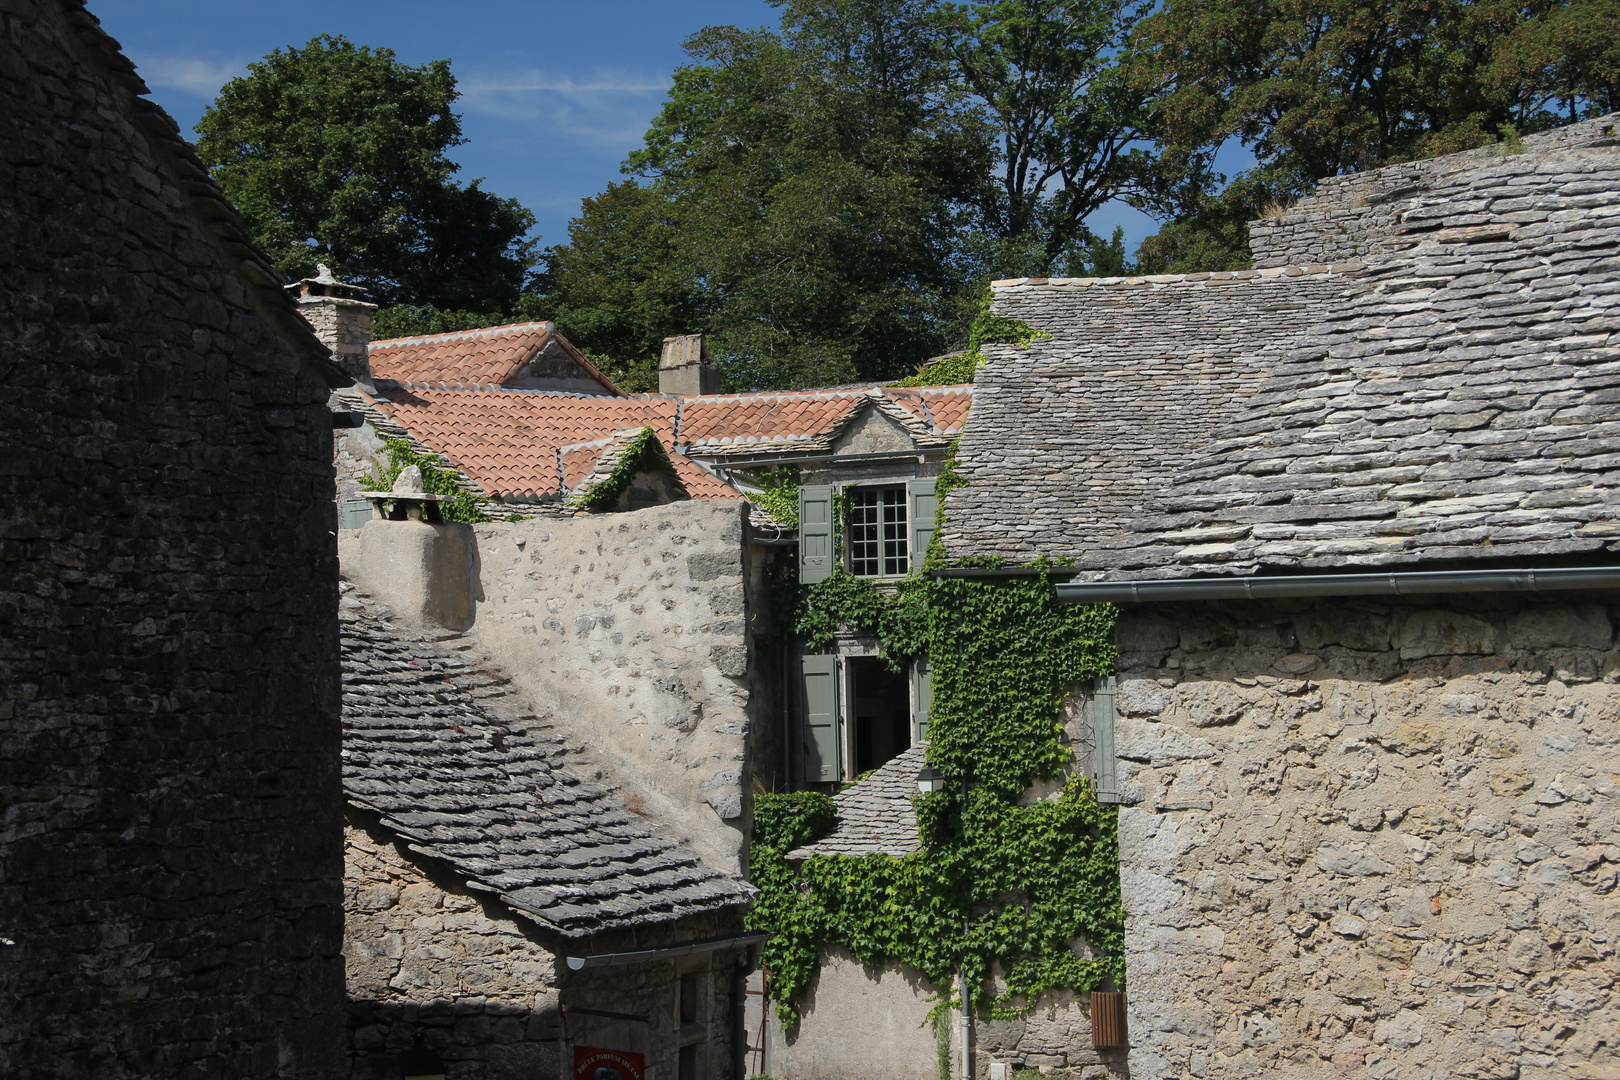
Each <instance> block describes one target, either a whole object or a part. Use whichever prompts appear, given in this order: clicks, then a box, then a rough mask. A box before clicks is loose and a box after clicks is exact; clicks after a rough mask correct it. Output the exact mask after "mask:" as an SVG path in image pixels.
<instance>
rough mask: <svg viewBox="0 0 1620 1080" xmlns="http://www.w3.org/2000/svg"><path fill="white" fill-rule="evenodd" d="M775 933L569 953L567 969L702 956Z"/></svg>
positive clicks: (761, 941) (760, 942)
mask: <svg viewBox="0 0 1620 1080" xmlns="http://www.w3.org/2000/svg"><path fill="white" fill-rule="evenodd" d="M772 936H773V935H771V934H770V933H768V932H766V931H760V932H758V933H753V934H738V935H737V936H735V937H723V938H707V939H705V940H703V941H689V942H687V943H686V944H685V945H666V946H664V947H663V948H660V949H636V950H635V951H633V952H609V953H592V954H591V955H590V956H570V957H568V970H569V971H583V970H585V969H586V968H588V967H592V968H600V967H627V966H628V965H630V964H646V963H651V962H652V961H655V960H671V959H674V958H675V957H677V956H701V955H703V954H705V953H712V952H719V951H720V950H721V949H742V948H747V947H749V946H753V945H763V944H764V943H765V942H766V941H769V940H770V939H771V937H772Z"/></svg>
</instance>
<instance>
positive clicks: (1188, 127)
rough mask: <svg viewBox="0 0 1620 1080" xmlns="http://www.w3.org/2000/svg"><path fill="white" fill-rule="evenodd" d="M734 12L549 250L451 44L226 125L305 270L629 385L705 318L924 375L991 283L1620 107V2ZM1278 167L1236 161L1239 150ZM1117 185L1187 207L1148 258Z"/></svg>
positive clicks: (1063, 270) (365, 64)
mask: <svg viewBox="0 0 1620 1080" xmlns="http://www.w3.org/2000/svg"><path fill="white" fill-rule="evenodd" d="M773 3H774V4H775V6H777V7H778V8H780V9H781V13H782V15H781V22H780V25H779V26H778V27H776V28H775V29H747V28H739V27H733V26H712V27H708V28H706V29H704V30H702V31H700V32H699V33H697V34H694V35H693V36H692V37H691V38H689V39H688V40H687V41H686V42H685V49H686V52H687V55H688V57H689V58H690V62H689V63H687V64H686V65H684V66H682V67H680V68H679V69H677V70H676V72H675V74H674V79H673V85H672V86H671V89H670V91H669V94H668V97H667V98H666V100H665V102H664V105H663V107H662V109H661V111H660V112H659V114H658V116H657V117H656V118H655V119H654V120H653V122H652V125H651V127H650V128H649V130H648V131H647V133H646V136H645V138H644V140H643V142H642V145H641V146H640V147H639V148H637V149H636V150H635V151H633V152H632V153H631V154H630V155H629V157H628V158H627V159H626V160H625V162H624V165H623V172H624V173H625V174H626V178H625V179H624V180H622V181H620V182H618V183H614V184H610V185H609V186H608V187H607V189H606V190H604V191H602V192H600V193H599V194H597V195H595V196H592V197H590V198H587V199H585V200H584V201H583V203H582V205H581V209H580V214H579V216H578V217H577V218H576V219H574V221H573V222H571V224H570V226H569V236H568V241H567V243H564V244H559V245H556V246H553V247H550V248H548V249H546V251H545V252H544V266H543V269H542V270H541V271H540V272H539V273H538V274H533V275H531V274H530V270H531V267H533V266H534V264H535V262H536V260H535V255H534V253H533V252H532V250H531V245H530V242H529V241H528V240H527V239H526V236H527V233H528V231H529V229H530V228H531V226H532V224H533V218H532V216H531V215H530V214H529V213H528V211H526V210H524V209H523V208H522V207H521V206H519V205H518V204H517V203H516V202H514V201H512V200H509V199H501V198H499V197H497V196H495V195H492V194H490V193H488V192H485V191H483V190H482V188H481V187H480V186H479V183H478V182H477V181H474V182H473V183H471V184H468V185H465V186H462V185H459V184H457V183H456V182H455V180H454V178H453V174H454V173H455V171H456V166H455V164H454V163H453V162H451V161H450V160H449V158H448V157H447V156H446V153H447V151H448V150H450V149H451V148H453V147H454V146H456V145H458V144H459V143H460V142H461V133H460V124H459V120H458V118H457V116H456V114H455V112H454V111H453V110H452V105H453V103H454V101H455V99H456V89H455V79H454V78H453V77H452V76H451V74H450V70H449V63H448V61H438V62H436V63H431V64H427V65H423V66H421V67H410V66H407V65H404V64H401V63H399V62H398V61H397V60H396V59H395V58H394V56H393V54H392V53H391V52H389V51H388V50H386V49H368V48H363V47H357V46H355V45H353V44H352V43H350V42H348V41H346V40H345V39H343V38H330V37H321V38H316V39H315V40H313V41H311V42H310V43H309V44H308V45H306V46H305V47H304V48H302V49H287V50H278V51H277V52H275V53H272V54H271V55H270V56H268V57H266V58H265V59H264V60H263V61H262V62H260V63H257V64H253V65H251V67H250V73H249V75H248V76H247V77H245V78H242V79H236V80H233V81H232V82H231V83H229V84H227V86H226V87H225V88H224V90H222V91H221V94H220V97H219V99H218V101H216V103H215V105H214V107H213V108H211V109H210V110H209V111H208V113H207V115H205V117H204V118H203V121H202V122H201V123H200V124H199V125H198V130H199V132H200V133H201V134H202V141H201V143H200V145H199V150H200V152H201V153H202V155H203V157H204V160H205V161H207V162H208V163H209V164H210V166H211V167H212V168H213V169H214V171H215V173H216V175H217V176H218V177H219V179H220V181H221V183H222V184H223V185H224V186H225V189H226V191H227V193H228V194H229V195H230V196H231V198H232V199H233V200H234V201H235V202H236V203H237V205H238V206H239V207H240V208H241V209H242V212H243V214H244V216H245V217H246V218H247V220H248V222H249V224H250V225H251V227H252V228H253V229H254V231H255V234H256V236H257V237H258V238H259V240H260V242H261V244H263V246H264V247H265V248H266V249H267V250H268V251H269V252H270V253H271V255H272V257H273V258H274V259H275V260H276V262H277V264H278V266H280V267H281V268H282V269H283V271H284V272H286V273H288V274H289V275H293V276H299V275H303V274H306V273H308V272H309V271H311V270H312V269H313V267H314V264H315V262H316V261H317V260H319V261H322V262H326V263H327V264H328V265H331V266H333V267H334V268H335V269H337V271H338V272H339V273H340V274H341V275H343V276H345V277H346V278H349V279H351V280H354V281H357V282H359V283H360V284H363V285H365V286H367V287H368V288H370V289H371V290H372V291H373V293H374V294H375V297H376V298H377V299H378V300H379V301H380V302H382V303H383V304H385V305H393V306H391V307H388V308H385V309H384V311H382V312H379V313H378V317H377V320H376V327H377V330H378V333H379V335H384V334H404V333H420V332H434V331H441V330H454V329H463V328H468V327H472V326H482V325H490V324H492V323H497V322H502V321H509V320H511V319H515V318H543V317H550V318H554V319H556V321H557V322H558V323H559V324H560V325H561V327H562V329H563V331H564V332H565V333H567V334H568V335H569V337H570V339H571V340H573V341H574V343H575V344H576V345H578V346H579V347H581V348H582V349H583V350H584V351H585V352H586V353H587V354H588V355H590V356H591V357H592V359H593V360H594V361H596V362H597V363H598V364H599V365H600V366H602V367H603V368H605V369H606V370H608V371H609V372H610V373H611V374H612V375H613V377H614V378H615V379H616V380H617V381H618V382H619V383H620V384H621V385H623V386H625V387H626V388H629V389H633V390H651V389H654V388H656V386H657V359H658V353H659V347H660V344H661V342H662V340H663V338H665V337H667V336H670V335H674V334H685V333H692V332H699V331H701V332H704V333H707V334H708V335H709V337H710V345H711V349H712V350H713V352H714V353H715V355H716V357H717V358H718V359H719V360H720V363H721V365H722V375H723V381H724V384H725V385H726V386H727V387H728V388H731V389H754V388H786V387H804V386H815V385H829V384H836V383H842V382H849V381H854V380H862V381H867V380H870V381H879V380H889V379H892V378H895V377H902V376H905V375H907V374H908V373H909V372H911V371H914V370H915V369H917V367H918V366H919V365H921V364H922V363H924V362H925V361H926V360H928V359H929V358H930V357H937V356H938V355H940V354H942V353H945V352H947V351H948V350H952V349H955V348H959V347H960V346H961V345H962V343H963V342H964V341H966V340H967V338H968V329H969V326H970V324H971V322H972V320H973V318H974V314H975V312H976V310H977V308H978V307H979V301H980V299H981V297H982V295H983V290H984V284H985V282H986V281H987V280H989V279H990V278H993V277H1003V276H1024V275H1047V274H1053V273H1059V274H1071V275H1106V274H1122V273H1130V272H1140V273H1153V272H1185V271H1194V270H1224V269H1239V268H1242V267H1245V266H1247V265H1249V252H1248V222H1249V221H1250V220H1252V219H1253V218H1255V217H1257V216H1259V215H1260V214H1262V213H1264V212H1266V211H1268V209H1270V208H1272V207H1275V206H1280V205H1286V203H1287V202H1289V201H1290V200H1292V199H1294V198H1297V197H1299V196H1300V195H1302V194H1305V193H1307V192H1309V191H1310V190H1311V188H1312V187H1313V186H1314V184H1315V183H1316V182H1317V181H1318V180H1320V179H1322V178H1324V177H1327V176H1332V175H1336V174H1339V173H1344V172H1353V171H1356V170H1361V169H1368V168H1376V167H1378V166H1381V165H1386V164H1390V163H1393V162H1398V161H1403V160H1410V159H1413V158H1419V157H1425V156H1431V155H1434V154H1440V153H1447V152H1451V151H1455V150H1462V149H1468V148H1471V147H1475V146H1480V145H1483V144H1485V143H1488V142H1492V141H1495V140H1501V139H1506V140H1509V141H1511V140H1513V139H1516V138H1518V137H1519V136H1520V135H1523V134H1528V133H1530V132H1534V131H1538V130H1542V129H1545V128H1547V127H1551V126H1554V125H1557V124H1560V123H1567V122H1570V121H1572V120H1575V119H1578V118H1580V117H1582V116H1588V115H1596V114H1600V113H1605V112H1609V111H1614V110H1615V109H1616V108H1620V35H1617V34H1615V33H1614V32H1613V31H1614V28H1615V27H1616V26H1617V25H1620V0H1517V2H1515V3H1509V2H1508V0H960V2H953V0H773ZM1233 146H1241V147H1245V148H1247V149H1248V150H1249V151H1250V152H1251V153H1252V154H1253V156H1254V159H1255V163H1254V166H1253V167H1252V168H1248V169H1245V170H1243V171H1242V172H1240V173H1238V174H1237V175H1236V176H1231V177H1228V176H1225V175H1222V174H1221V173H1220V172H1219V171H1218V170H1217V168H1216V160H1217V154H1218V153H1220V152H1221V151H1223V150H1225V149H1230V148H1231V147H1233ZM1119 200H1123V201H1124V202H1127V203H1129V204H1131V205H1134V206H1136V207H1137V208H1139V209H1141V210H1144V211H1146V212H1147V213H1149V214H1150V215H1152V216H1153V217H1154V218H1156V219H1157V220H1159V221H1160V222H1161V223H1162V227H1161V228H1160V230H1159V231H1158V233H1156V234H1155V235H1153V236H1151V237H1149V238H1148V239H1147V240H1146V241H1145V242H1144V243H1142V244H1141V245H1140V246H1139V247H1138V248H1137V250H1136V252H1135V260H1134V262H1133V261H1132V260H1131V259H1130V258H1128V257H1127V252H1126V250H1125V244H1124V239H1123V234H1122V233H1121V232H1120V231H1119V230H1117V229H1116V230H1113V231H1112V235H1111V236H1109V237H1108V238H1106V239H1105V238H1104V237H1102V236H1100V235H1098V233H1097V232H1095V231H1094V226H1093V223H1094V222H1095V221H1097V220H1098V214H1099V211H1100V210H1102V209H1103V208H1104V207H1105V206H1107V205H1108V204H1109V203H1111V202H1115V201H1119Z"/></svg>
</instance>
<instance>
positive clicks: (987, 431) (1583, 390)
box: [944, 116, 1620, 577]
mask: <svg viewBox="0 0 1620 1080" xmlns="http://www.w3.org/2000/svg"><path fill="white" fill-rule="evenodd" d="M1617 122H1620V116H1616V117H1606V118H1602V119H1600V120H1596V121H1591V122H1589V123H1587V124H1582V125H1573V126H1572V129H1573V128H1579V129H1581V130H1580V131H1573V130H1572V131H1571V133H1568V134H1566V135H1565V136H1563V137H1560V138H1556V139H1552V138H1549V139H1542V140H1539V141H1536V142H1535V143H1534V145H1533V146H1532V148H1531V149H1530V150H1528V151H1527V152H1525V153H1520V154H1508V155H1503V154H1500V153H1496V154H1482V153H1477V152H1476V153H1471V154H1469V155H1464V156H1463V157H1462V158H1460V159H1459V162H1455V163H1449V164H1446V165H1445V167H1439V166H1436V167H1434V168H1432V169H1427V170H1424V171H1423V175H1424V177H1425V179H1424V184H1425V185H1427V186H1420V187H1418V188H1416V189H1408V190H1405V191H1404V192H1403V193H1402V194H1400V196H1399V200H1398V204H1397V205H1393V206H1392V207H1383V208H1381V209H1380V210H1379V213H1378V214H1377V215H1375V216H1374V218H1373V219H1369V220H1370V221H1372V224H1370V225H1368V227H1367V228H1366V229H1364V230H1363V231H1362V232H1361V233H1359V234H1358V237H1357V239H1356V241H1355V243H1356V251H1358V252H1365V262H1364V263H1356V262H1351V263H1344V264H1338V265H1335V266H1331V267H1329V266H1310V267H1288V268H1271V269H1266V270H1258V271H1248V272H1241V273H1232V274H1227V275H1217V274H1210V275H1186V276H1183V277H1176V278H1163V279H1160V278H1137V279H1099V280H1090V281H1084V282H1079V281H1035V280H1023V279H1019V280H1014V281H1009V282H1003V283H1000V285H999V287H998V295H997V309H998V310H999V311H1002V312H1004V313H1006V314H1011V315H1015V316H1017V317H1019V318H1023V319H1025V320H1026V321H1029V322H1031V323H1033V324H1035V325H1037V326H1040V327H1042V328H1044V329H1048V330H1050V331H1051V332H1052V333H1053V337H1052V339H1050V340H1046V341H1037V342H1035V343H1034V344H1032V346H1031V347H1030V348H1029V349H1027V350H1019V349H1016V348H1012V347H999V348H997V349H996V350H994V352H993V353H992V357H991V361H990V363H989V364H988V365H987V366H986V368H985V369H984V371H983V372H981V375H980V379H979V384H980V385H979V393H978V408H977V409H976V410H975V412H974V423H973V424H972V425H969V428H968V431H967V434H966V436H965V437H964V439H963V442H962V450H961V465H960V470H961V473H962V475H963V476H964V478H966V479H967V480H968V481H969V486H968V487H967V488H964V489H962V490H960V491H958V492H956V493H953V495H952V497H951V499H950V502H949V504H948V506H947V525H946V529H945V534H944V539H945V541H946V543H947V545H948V547H949V549H950V551H951V552H952V554H953V555H954V556H958V557H960V556H961V555H967V554H986V553H998V554H1004V555H1008V556H1011V557H1013V558H1017V559H1028V558H1030V557H1032V556H1034V555H1037V554H1047V555H1053V556H1064V555H1074V556H1076V557H1077V560H1078V564H1079V566H1080V567H1081V568H1082V570H1083V571H1085V572H1086V576H1090V577H1099V576H1123V577H1143V576H1155V577H1158V576H1165V575H1172V576H1177V575H1193V574H1209V573H1218V574H1247V573H1254V572H1257V571H1260V570H1262V569H1266V568H1280V569H1287V568H1335V567H1343V568H1355V567H1369V568H1370V567H1381V566H1390V567H1399V566H1404V565H1411V564H1416V563H1429V564H1433V563H1437V562H1438V563H1442V564H1451V565H1454V564H1463V565H1466V564H1469V563H1474V564H1478V563H1479V562H1480V561H1482V560H1496V561H1501V560H1525V559H1531V560H1538V559H1539V560H1559V559H1566V560H1567V559H1571V558H1574V559H1580V560H1586V561H1590V560H1591V559H1593V558H1602V559H1607V558H1612V553H1613V552H1614V551H1616V550H1617V547H1616V545H1620V495H1617V488H1620V137H1617V136H1616V127H1617ZM1395 168H1401V167H1395ZM1367 183H1368V184H1369V185H1371V187H1372V188H1378V183H1377V178H1376V177H1373V178H1372V179H1370V180H1369V181H1367ZM1385 186H1389V185H1385ZM1379 190H1382V189H1379ZM1332 197H1333V198H1337V197H1338V196H1337V195H1333V196H1332ZM1389 198H1391V199H1395V198H1396V196H1395V195H1390V196H1389ZM1290 214H1291V216H1292V217H1294V218H1297V219H1298V220H1299V221H1301V222H1308V221H1310V220H1312V219H1313V213H1312V210H1311V200H1306V201H1305V202H1303V203H1301V204H1300V205H1299V206H1297V207H1295V208H1294V210H1292V211H1290ZM1330 224H1331V223H1330ZM1375 225H1376V226H1377V227H1376V228H1374V226H1375ZM1380 230H1381V231H1380ZM1290 242H1291V243H1292V241H1290ZM1299 243H1300V244H1302V245H1303V246H1304V248H1306V249H1308V248H1309V246H1310V245H1309V244H1308V243H1307V242H1306V240H1305V239H1300V241H1299ZM1217 293H1218V294H1219V299H1217V298H1216V294H1217Z"/></svg>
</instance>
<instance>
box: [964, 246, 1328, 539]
mask: <svg viewBox="0 0 1620 1080" xmlns="http://www.w3.org/2000/svg"><path fill="white" fill-rule="evenodd" d="M1357 269H1359V264H1353V263H1352V264H1344V265H1340V266H1335V267H1331V268H1330V267H1326V266H1316V267H1309V268H1306V269H1300V268H1297V267H1296V268H1292V269H1290V270H1288V271H1281V270H1268V271H1239V272H1233V273H1218V274H1187V275H1165V276H1162V277H1152V278H1059V279H1053V280H1050V281H1047V280H1044V279H1027V280H1026V279H1013V280H1011V281H1008V282H1001V283H998V286H997V292H996V311H997V312H998V313H999V314H1002V315H1007V316H1011V317H1013V318H1017V319H1022V320H1023V321H1025V322H1026V323H1028V324H1029V325H1030V326H1033V327H1035V328H1037V329H1039V330H1042V331H1045V332H1047V333H1049V334H1050V335H1051V336H1050V337H1049V338H1044V339H1037V340H1035V341H1033V342H1032V343H1031V344H1030V345H1029V346H1028V347H1027V348H1020V347H1018V346H1016V345H999V346H989V347H987V348H986V356H987V357H988V362H987V363H986V364H985V366H984V367H983V368H981V369H980V371H979V374H978V380H977V386H976V390H975V396H974V407H973V414H972V420H971V421H970V422H969V423H968V424H967V426H966V428H965V429H964V431H963V434H962V441H961V445H960V449H959V450H958V453H957V462H958V464H957V470H958V472H959V473H960V475H961V476H962V478H963V479H964V480H966V481H967V482H968V486H967V487H964V488H959V489H957V490H956V491H953V492H952V493H951V495H950V497H949V499H948V501H947V504H946V520H945V527H944V539H945V544H946V547H947V548H948V549H949V550H950V552H951V555H952V557H953V558H960V557H963V556H968V555H990V554H994V555H1003V556H1006V557H1008V558H1011V559H1014V560H1018V561H1028V560H1029V559H1031V558H1033V557H1034V556H1035V555H1037V554H1039V553H1040V552H1043V551H1044V552H1062V553H1064V554H1072V553H1074V552H1077V551H1081V550H1084V549H1086V548H1088V547H1091V546H1094V545H1096V544H1097V543H1099V542H1100V541H1102V540H1104V539H1107V538H1108V537H1110V536H1111V535H1113V534H1114V533H1115V532H1117V531H1118V530H1119V529H1120V527H1121V526H1122V524H1123V523H1124V522H1125V521H1127V520H1129V519H1130V518H1131V517H1132V516H1134V515H1135V514H1137V513H1139V512H1140V510H1141V507H1142V504H1143V502H1144V500H1145V499H1147V498H1149V497H1150V496H1151V495H1152V494H1154V493H1156V492H1157V491H1158V490H1159V489H1160V488H1162V487H1163V486H1164V485H1165V484H1166V483H1167V482H1168V481H1169V479H1170V478H1171V477H1172V476H1173V475H1175V472H1176V470H1177V469H1178V468H1180V467H1181V466H1184V465H1186V464H1187V463H1188V462H1190V461H1192V460H1193V459H1194V458H1195V457H1196V456H1197V455H1198V453H1199V452H1200V451H1201V450H1202V449H1203V447H1204V445H1205V444H1206V443H1207V442H1208V440H1209V439H1210V437H1211V435H1212V434H1213V433H1214V431H1216V430H1217V429H1218V427H1219V426H1220V424H1221V423H1222V422H1223V421H1224V420H1225V419H1226V418H1227V416H1228V415H1229V413H1230V412H1231V410H1232V408H1233V407H1234V406H1235V404H1236V403H1238V402H1241V401H1242V400H1243V399H1244V398H1245V397H1246V396H1247V395H1249V394H1252V393H1253V392H1254V387H1255V386H1256V385H1257V384H1258V383H1259V381H1260V379H1261V377H1262V375H1263V374H1264V372H1265V370H1266V368H1267V366H1268V365H1270V364H1272V363H1275V362H1276V361H1277V360H1278V359H1279V358H1280V357H1281V356H1283V355H1284V354H1285V353H1286V352H1287V351H1288V350H1289V349H1291V348H1292V347H1293V346H1294V344H1295V343H1296V342H1297V340H1298V339H1299V337H1300V335H1301V334H1303V333H1304V331H1305V330H1306V329H1308V328H1309V326H1310V324H1311V323H1312V322H1314V321H1315V320H1316V319H1318V318H1320V317H1321V316H1322V315H1323V314H1324V313H1325V312H1326V311H1327V310H1328V308H1329V307H1330V306H1331V305H1332V304H1333V303H1334V302H1335V300H1336V298H1337V297H1339V296H1341V295H1342V294H1343V293H1344V291H1345V289H1346V288H1347V287H1348V286H1349V284H1350V281H1351V277H1350V276H1347V275H1351V276H1353V274H1354V273H1355V271H1356V270H1357Z"/></svg>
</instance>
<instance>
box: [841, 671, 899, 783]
mask: <svg viewBox="0 0 1620 1080" xmlns="http://www.w3.org/2000/svg"><path fill="white" fill-rule="evenodd" d="M849 664H850V667H851V669H852V670H853V672H854V679H853V682H854V684H855V685H854V698H855V708H854V709H853V710H852V712H853V713H854V715H855V740H854V741H855V775H857V776H859V775H860V774H861V773H864V772H870V771H871V770H872V769H875V768H877V767H878V766H880V765H883V764H884V763H886V762H888V761H889V760H890V759H892V758H893V757H895V756H896V755H897V754H899V753H900V752H901V751H903V750H905V749H906V748H907V747H909V746H910V745H911V692H910V686H909V680H907V679H906V676H905V673H904V672H899V671H890V670H889V665H888V662H887V661H884V660H875V659H873V660H868V659H855V660H850V661H849Z"/></svg>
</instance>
